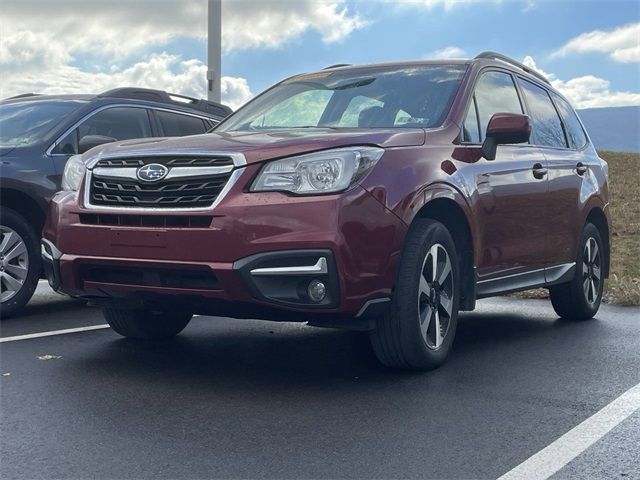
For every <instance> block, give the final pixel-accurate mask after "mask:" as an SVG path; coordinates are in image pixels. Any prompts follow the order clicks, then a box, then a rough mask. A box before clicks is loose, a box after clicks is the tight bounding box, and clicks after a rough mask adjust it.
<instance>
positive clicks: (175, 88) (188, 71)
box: [1, 53, 252, 108]
mask: <svg viewBox="0 0 640 480" xmlns="http://www.w3.org/2000/svg"><path fill="white" fill-rule="evenodd" d="M206 71H207V66H206V65H205V64H203V63H202V62H200V61H199V60H182V59H181V58H180V56H178V55H170V54H168V53H159V54H152V55H150V56H149V57H148V58H147V59H145V60H142V61H140V62H137V63H135V64H133V65H132V66H130V67H127V68H124V69H118V68H117V67H114V68H111V69H110V70H109V71H108V72H87V71H83V70H81V69H79V68H77V67H74V66H70V65H66V64H60V65H57V67H56V68H55V70H48V71H47V70H45V71H38V70H31V71H25V72H24V73H23V74H21V75H19V76H9V77H8V78H7V80H5V81H3V84H2V92H1V93H2V95H1V96H2V97H3V98H4V97H9V96H12V95H16V94H19V93H25V92H38V93H44V94H57V93H100V92H103V91H105V90H109V89H111V88H116V87H125V86H136V87H147V88H159V89H162V90H166V91H168V92H172V93H180V94H183V95H189V96H194V97H198V98H202V97H204V96H205V95H206V92H205V88H206V87H205V84H206V82H205V76H206ZM251 97H252V93H251V89H250V88H249V84H248V83H247V80H246V79H244V78H238V77H222V100H223V103H226V104H227V105H229V106H230V107H232V108H237V107H239V106H240V105H242V104H244V103H245V102H246V101H247V100H249V99H250V98H251Z"/></svg>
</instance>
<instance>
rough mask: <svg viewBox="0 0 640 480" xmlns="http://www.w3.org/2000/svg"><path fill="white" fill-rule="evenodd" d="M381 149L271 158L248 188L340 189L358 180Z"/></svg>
mask: <svg viewBox="0 0 640 480" xmlns="http://www.w3.org/2000/svg"><path fill="white" fill-rule="evenodd" d="M383 153H384V150H383V149H382V148H377V147H350V148H341V149H337V150H325V151H323V152H316V153H309V154H306V155H300V156H297V157H291V158H284V159H282V160H274V161H271V162H269V163H267V164H266V165H265V166H264V167H263V168H262V170H261V172H260V174H259V175H258V177H257V178H256V179H255V181H254V182H253V185H252V186H251V191H252V192H268V191H281V192H282V191H284V192H292V193H297V194H300V195H317V194H319V193H334V192H340V191H342V190H346V189H347V188H349V187H350V186H352V185H353V184H354V183H355V182H357V181H358V180H361V179H362V178H363V177H364V176H365V175H366V174H367V173H368V172H369V171H370V170H371V169H372V168H373V167H374V166H375V164H376V163H377V162H378V160H380V157H381V156H382V154H383Z"/></svg>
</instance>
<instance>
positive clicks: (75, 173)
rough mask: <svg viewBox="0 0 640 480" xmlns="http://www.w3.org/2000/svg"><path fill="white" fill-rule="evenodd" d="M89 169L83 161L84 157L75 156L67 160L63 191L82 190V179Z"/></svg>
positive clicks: (63, 175) (63, 176)
mask: <svg viewBox="0 0 640 480" xmlns="http://www.w3.org/2000/svg"><path fill="white" fill-rule="evenodd" d="M86 171H87V167H86V166H85V164H84V162H83V161H82V155H73V156H72V157H70V158H69V160H67V163H66V165H65V166H64V173H63V174H62V190H67V191H72V192H76V191H77V190H78V189H79V188H80V184H81V183H82V178H83V177H84V174H85V172H86Z"/></svg>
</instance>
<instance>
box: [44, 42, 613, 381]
mask: <svg viewBox="0 0 640 480" xmlns="http://www.w3.org/2000/svg"><path fill="white" fill-rule="evenodd" d="M607 176H608V173H607V165H606V163H605V162H604V161H603V160H602V159H600V158H599V157H598V155H597V153H596V151H595V149H594V147H593V145H592V144H591V142H590V141H589V138H588V136H587V134H586V132H585V130H584V127H583V125H582V124H581V122H580V120H579V119H578V117H577V115H576V113H575V112H574V110H573V109H572V108H571V106H570V105H569V103H568V102H567V100H566V99H565V98H564V97H562V95H560V94H559V93H558V92H556V91H555V90H554V89H553V88H552V87H551V86H550V85H549V83H548V82H547V81H546V80H545V78H544V77H542V76H541V75H539V74H538V73H536V72H534V71H531V70H530V69H528V68H527V67H525V66H524V65H521V64H519V63H517V62H515V61H513V60H511V59H509V58H507V57H504V56H502V55H499V54H496V53H491V52H487V53H483V54H480V55H479V56H477V57H476V58H475V59H473V60H468V61H437V62H432V61H426V62H410V63H391V64H380V65H365V66H336V67H330V68H328V69H325V70H322V71H319V72H315V73H309V74H303V75H298V76H294V77H291V78H288V79H286V80H284V81H282V82H280V83H278V84H277V85H275V86H274V87H272V88H271V89H269V90H267V91H266V92H264V93H263V94H261V95H260V96H258V97H256V98H255V99H254V100H252V101H251V102H249V103H248V104H247V105H245V106H244V107H243V108H241V109H240V110H238V111H237V112H236V113H234V114H233V115H231V116H230V117H228V118H227V119H226V120H225V121H223V122H222V123H221V124H220V125H219V126H218V127H216V129H215V130H214V132H213V133H210V134H206V135H198V136H191V137H184V138H166V139H146V140H138V141H135V140H133V141H126V142H118V143H112V144H109V145H106V146H100V147H97V148H94V149H92V150H90V151H89V152H87V153H85V154H84V155H82V156H75V157H72V159H71V160H70V161H69V162H68V163H67V166H66V170H65V174H64V181H63V188H64V191H62V192H60V193H58V194H57V196H56V197H55V198H54V199H53V201H52V202H51V205H50V212H49V217H48V220H47V223H46V226H45V229H44V240H43V245H42V253H43V257H44V260H45V264H46V265H47V271H48V277H49V281H50V283H51V285H52V286H53V287H54V288H55V289H56V290H58V291H60V292H63V293H66V294H69V295H72V296H77V297H84V298H88V299H90V300H91V301H93V302H94V303H96V304H99V305H102V306H103V307H104V315H105V317H106V320H107V322H108V323H109V325H111V327H112V328H113V329H114V330H115V331H116V332H118V333H120V334H122V335H124V336H127V337H133V338H141V339H157V338H166V337H170V336H173V335H176V334H178V333H179V332H180V331H182V329H184V328H185V326H186V325H187V323H188V322H189V320H190V319H191V317H192V315H193V314H208V315H217V316H230V317H236V318H260V319H269V320H280V321H284V320H286V321H307V322H308V323H309V324H311V325H316V326H328V327H339V328H350V329H359V330H366V331H368V332H369V335H370V338H371V343H372V345H373V348H374V350H375V352H376V354H377V356H378V358H379V359H380V361H381V362H382V363H383V364H385V365H388V366H394V367H400V368H407V369H415V370H426V369H431V368H434V367H436V366H438V365H440V364H441V363H442V362H443V361H444V359H445V358H446V356H447V354H448V352H449V350H450V349H451V345H452V342H453V339H454V336H455V332H456V324H457V314H458V311H459V310H472V309H473V308H474V306H475V303H476V299H478V298H483V297H489V296H494V295H502V294H504V293H507V292H514V291H518V290H525V289H530V288H534V287H546V288H548V289H549V291H550V295H551V302H552V303H553V307H554V308H555V311H556V312H557V313H558V315H560V316H562V317H567V318H572V319H587V318H590V317H592V316H593V315H595V313H596V311H597V310H598V307H599V305H600V301H601V298H602V288H603V281H604V279H605V278H606V277H607V274H608V270H609V248H610V247H609V246H610V242H609V227H608V225H609V220H608V195H607Z"/></svg>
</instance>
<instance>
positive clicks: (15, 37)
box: [0, 0, 366, 107]
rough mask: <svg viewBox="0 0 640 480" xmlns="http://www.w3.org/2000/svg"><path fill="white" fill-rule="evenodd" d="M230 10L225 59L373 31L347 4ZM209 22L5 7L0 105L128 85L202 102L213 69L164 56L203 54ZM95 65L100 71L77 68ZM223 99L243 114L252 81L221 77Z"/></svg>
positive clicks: (0, 27) (25, 3) (92, 7)
mask: <svg viewBox="0 0 640 480" xmlns="http://www.w3.org/2000/svg"><path fill="white" fill-rule="evenodd" d="M222 8H223V32H222V34H223V49H224V50H225V51H227V52H229V51H232V50H238V49H246V48H278V47H281V46H283V45H284V44H285V43H286V42H288V41H290V40H292V39H293V38H295V37H297V36H299V35H301V34H302V33H303V32H305V31H308V30H315V31H317V32H318V33H319V34H320V36H321V38H322V40H323V41H324V42H326V43H336V42H340V41H342V40H344V39H345V38H346V37H347V36H348V35H349V34H351V32H353V31H354V30H357V29H360V28H363V27H364V26H365V25H366V22H365V21H364V20H362V19H361V18H360V17H359V16H358V15H355V14H351V13H350V12H349V11H348V9H347V7H346V6H345V1H344V0H327V1H325V2H318V1H316V0H296V1H295V2H293V1H285V0H272V1H259V0H234V1H225V2H223V7H222ZM206 22H207V2H206V0H180V1H177V0H153V1H151V0H146V1H137V2H130V1H124V0H119V1H110V0H93V1H86V0H85V1H81V0H65V1H56V2H53V1H49V2H47V1H43V0H20V1H17V0H3V1H2V16H0V32H1V35H0V40H1V41H0V71H2V74H1V80H2V81H1V83H0V97H2V98H4V97H7V96H11V95H15V94H18V93H24V92H29V91H36V92H40V93H73V92H83V93H91V92H96V93H97V92H100V91H102V90H105V89H107V88H111V87H115V86H124V85H136V86H142V87H145V86H146V87H153V88H159V89H163V90H168V91H172V92H175V93H181V94H185V95H195V96H203V95H204V94H205V90H204V89H205V75H206V66H205V65H204V64H203V63H202V62H200V61H198V60H195V59H191V60H189V59H184V60H183V59H182V58H181V57H179V56H176V55H170V54H167V53H160V52H163V50H165V48H166V45H167V44H168V43H169V42H171V41H173V40H179V39H186V38H191V39H197V40H202V41H203V49H204V48H205V47H204V40H205V39H206V34H207V23H206ZM88 58H91V59H92V61H93V63H94V64H95V66H93V67H87V66H82V67H79V66H76V65H77V63H76V62H77V61H78V60H86V59H88ZM132 60H137V61H136V63H134V64H133V65H131V61H132ZM123 64H125V65H131V66H129V67H126V68H122V67H121V65H123ZM223 68H224V66H223ZM222 95H223V101H225V102H227V103H228V104H229V105H230V106H232V107H237V106H239V105H241V104H242V103H244V102H245V101H246V100H248V99H249V98H250V97H251V96H252V93H251V89H250V88H249V84H248V82H247V80H246V79H244V78H235V77H223V79H222Z"/></svg>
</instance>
